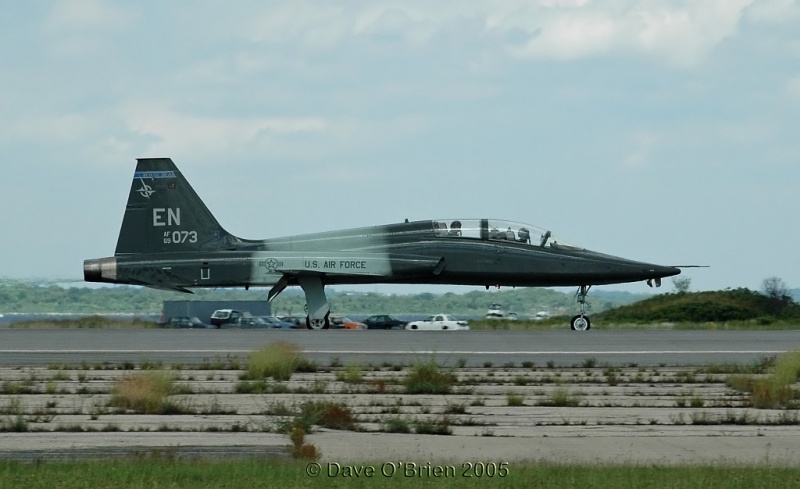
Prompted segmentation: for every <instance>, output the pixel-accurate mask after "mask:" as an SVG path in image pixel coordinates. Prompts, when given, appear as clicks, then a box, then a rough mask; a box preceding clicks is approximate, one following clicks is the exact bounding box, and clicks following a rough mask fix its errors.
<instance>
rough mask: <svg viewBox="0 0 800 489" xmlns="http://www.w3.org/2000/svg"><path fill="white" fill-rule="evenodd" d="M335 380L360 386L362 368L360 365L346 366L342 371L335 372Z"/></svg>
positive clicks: (362, 377)
mask: <svg viewBox="0 0 800 489" xmlns="http://www.w3.org/2000/svg"><path fill="white" fill-rule="evenodd" d="M336 380H338V381H340V382H344V383H346V384H360V383H362V382H363V381H364V368H363V367H361V366H360V365H348V366H347V367H345V369H344V371H339V372H336Z"/></svg>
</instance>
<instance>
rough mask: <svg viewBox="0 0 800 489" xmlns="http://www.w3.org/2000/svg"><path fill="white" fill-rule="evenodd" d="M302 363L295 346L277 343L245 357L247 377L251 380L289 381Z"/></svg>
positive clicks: (298, 350)
mask: <svg viewBox="0 0 800 489" xmlns="http://www.w3.org/2000/svg"><path fill="white" fill-rule="evenodd" d="M304 362H305V359H304V358H303V357H302V355H300V348H299V347H298V346H297V345H295V344H293V343H288V342H285V341H279V342H276V343H273V344H271V345H267V346H265V347H264V348H261V349H260V350H256V351H254V352H252V353H250V355H249V356H248V357H247V377H248V378H249V379H253V380H255V379H266V378H267V377H272V378H273V379H275V380H278V381H281V380H289V379H290V378H291V377H292V374H293V373H294V372H296V371H297V370H298V368H299V367H300V366H301V365H303V364H304ZM305 363H307V362H305Z"/></svg>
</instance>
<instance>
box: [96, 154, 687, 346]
mask: <svg viewBox="0 0 800 489" xmlns="http://www.w3.org/2000/svg"><path fill="white" fill-rule="evenodd" d="M83 271H84V279H85V280H86V281H87V282H109V283H117V284H134V285H143V286H146V287H154V288H157V289H168V290H177V291H181V292H191V291H190V290H189V289H190V288H193V287H245V288H249V287H258V286H268V287H271V290H270V291H269V294H268V296H267V300H270V301H271V300H272V299H274V298H275V297H276V296H277V295H278V294H280V293H281V291H283V290H284V289H285V288H286V287H287V286H290V285H299V286H300V287H302V289H303V292H305V297H306V305H307V310H308V316H307V318H306V325H307V326H308V328H309V329H327V328H328V327H329V326H330V321H329V315H330V307H329V306H328V300H327V298H326V297H325V286H326V285H332V284H369V283H403V284H455V285H483V286H486V287H487V288H488V287H490V286H498V287H499V286H514V287H536V286H577V287H578V291H577V293H576V297H577V301H578V304H579V305H580V313H579V314H577V315H576V316H575V317H573V318H572V320H571V322H570V327H571V328H572V329H573V330H579V331H585V330H588V329H589V328H590V327H591V323H590V321H589V317H588V316H587V315H586V314H585V308H586V294H587V293H588V292H589V289H590V288H591V286H592V285H600V284H614V283H624V282H635V281H639V280H646V281H647V282H648V284H649V285H651V286H653V285H655V286H659V285H660V284H661V279H662V278H663V277H669V276H672V275H677V274H679V273H680V270H679V269H678V268H676V267H669V266H660V265H653V264H651V263H643V262H638V261H632V260H627V259H625V258H619V257H615V256H610V255H605V254H601V253H597V252H594V251H590V250H587V249H584V248H580V247H577V246H574V245H570V244H568V243H566V242H564V241H562V240H560V239H558V238H556V237H555V236H554V235H553V234H552V233H550V231H546V230H544V229H539V228H536V227H534V226H531V225H527V224H521V223H516V222H509V221H501V220H495V219H438V220H426V221H413V222H408V220H406V222H403V223H397V224H387V225H384V226H373V227H363V228H356V229H345V230H339V231H328V232H320V233H312V234H302V235H297V236H287V237H282V238H273V239H265V240H261V241H255V240H248V239H242V238H238V237H236V236H233V235H232V234H230V233H228V232H227V231H225V229H223V228H222V226H220V225H219V223H218V222H217V220H216V219H215V218H214V216H213V215H212V214H211V212H210V211H209V210H208V208H207V207H206V206H205V204H203V201H202V200H200V198H199V197H198V196H197V194H196V193H195V191H194V190H193V189H192V187H191V186H190V185H189V182H188V181H187V180H186V179H185V178H184V176H183V174H181V172H180V171H179V170H178V168H177V167H176V166H175V164H174V163H173V162H172V160H171V159H169V158H143V159H139V160H138V163H137V165H136V171H135V173H134V174H133V182H132V184H131V190H130V194H129V195H128V204H127V207H126V208H125V215H124V217H123V220H122V228H121V230H120V233H119V238H118V241H117V248H116V251H115V252H114V256H113V257H109V258H99V259H92V260H86V261H84V265H83Z"/></svg>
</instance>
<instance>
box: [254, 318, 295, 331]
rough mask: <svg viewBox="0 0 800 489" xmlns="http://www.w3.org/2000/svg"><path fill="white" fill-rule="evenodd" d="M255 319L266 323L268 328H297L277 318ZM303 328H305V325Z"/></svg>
mask: <svg viewBox="0 0 800 489" xmlns="http://www.w3.org/2000/svg"><path fill="white" fill-rule="evenodd" d="M256 319H260V320H262V321H264V322H265V323H267V325H269V327H271V328H274V329H297V328H298V326H297V325H295V324H294V323H291V322H289V321H284V320H282V319H280V318H279V317H276V316H258V318H256ZM303 327H304V328H305V325H304V326H303Z"/></svg>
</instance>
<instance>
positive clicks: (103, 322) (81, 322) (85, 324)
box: [9, 316, 158, 329]
mask: <svg viewBox="0 0 800 489" xmlns="http://www.w3.org/2000/svg"><path fill="white" fill-rule="evenodd" d="M156 327H158V324H157V323H156V322H154V321H144V320H142V319H139V318H133V319H131V320H130V321H125V320H121V319H111V318H108V317H105V316H86V317H82V318H78V319H51V320H36V321H19V322H16V323H13V324H11V325H9V328H11V329H147V328H156Z"/></svg>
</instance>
